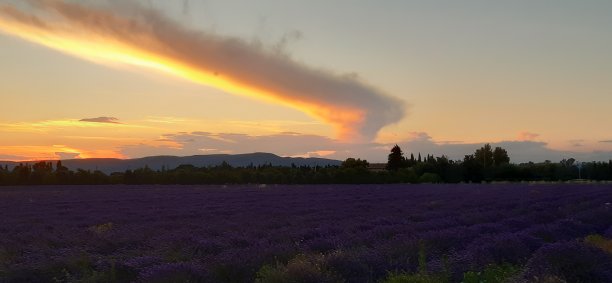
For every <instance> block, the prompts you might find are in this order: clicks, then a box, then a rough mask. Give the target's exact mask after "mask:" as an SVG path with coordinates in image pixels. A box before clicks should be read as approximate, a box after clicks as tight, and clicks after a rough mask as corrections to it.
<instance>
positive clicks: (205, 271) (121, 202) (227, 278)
mask: <svg viewBox="0 0 612 283" xmlns="http://www.w3.org/2000/svg"><path fill="white" fill-rule="evenodd" d="M611 202H612V185H586V184H554V185H553V184H499V185H496V184H490V185H467V184H464V185H317V186H280V185H279V186H274V185H267V186H265V185H250V186H66V187H3V188H0V282H133V281H136V282H254V281H256V282H462V281H463V282H612V241H610V240H609V239H610V238H612V205H611V204H610V203H611Z"/></svg>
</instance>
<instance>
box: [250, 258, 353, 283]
mask: <svg viewBox="0 0 612 283" xmlns="http://www.w3.org/2000/svg"><path fill="white" fill-rule="evenodd" d="M255 282H257V283H284V282H295V283H311V282H312V283H318V282H321V283H324V282H329V283H332V282H344V280H343V279H342V278H341V277H340V276H338V275H337V274H335V273H334V272H333V271H331V270H329V269H328V268H326V267H325V265H324V261H323V256H310V257H308V256H305V255H298V256H296V257H294V258H293V259H291V260H290V261H289V262H288V263H287V264H278V263H277V264H276V265H264V266H263V267H262V268H261V269H260V270H259V271H258V272H257V278H256V279H255Z"/></svg>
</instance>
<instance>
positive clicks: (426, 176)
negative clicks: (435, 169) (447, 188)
mask: <svg viewBox="0 0 612 283" xmlns="http://www.w3.org/2000/svg"><path fill="white" fill-rule="evenodd" d="M440 182H442V179H441V178H440V176H439V175H438V174H435V173H429V172H427V173H423V175H421V177H419V183H440Z"/></svg>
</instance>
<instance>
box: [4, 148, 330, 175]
mask: <svg viewBox="0 0 612 283" xmlns="http://www.w3.org/2000/svg"><path fill="white" fill-rule="evenodd" d="M224 161H225V162H227V163H228V164H229V165H231V166H233V167H246V166H249V165H253V166H258V165H266V164H271V165H273V166H291V165H295V166H327V165H340V164H341V163H342V162H341V161H339V160H333V159H326V158H302V157H281V156H278V155H275V154H272V153H265V152H255V153H247V154H211V155H193V156H149V157H143V158H135V159H116V158H85V159H67V160H62V164H63V165H64V166H66V167H68V169H70V170H76V169H84V170H92V171H93V170H100V171H102V172H104V173H106V174H109V173H113V172H123V171H125V170H128V169H137V168H143V167H145V166H148V167H149V168H151V169H153V170H161V169H162V168H165V169H174V168H176V167H178V166H179V165H184V164H188V165H193V166H196V167H207V166H216V165H221V164H222V163H223V162H224ZM36 162H38V161H25V162H12V161H0V166H5V165H7V166H8V167H9V169H12V168H13V167H15V166H17V165H19V164H34V163H36ZM52 162H55V161H52Z"/></svg>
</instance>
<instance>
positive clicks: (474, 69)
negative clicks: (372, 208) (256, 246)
mask: <svg viewBox="0 0 612 283" xmlns="http://www.w3.org/2000/svg"><path fill="white" fill-rule="evenodd" d="M610 50H612V1H606V0H585V1H565V0H547V1H546V0H542V1H533V0H518V1H490V0H481V1H455V0H447V1H437V0H435V1H408V0H407V1H400V0H397V1H395V0H389V1H374V0H371V1H365V0H336V1H329V0H312V1H286V0H258V1H249V0H242V1H238V0H230V1H228V0H219V1H211V0H191V1H162V0H157V1H155V0H150V1H146V0H142V1H135V0H134V1H121V0H96V1H93V0H87V1H69V0H64V1H60V0H31V1H20V0H0V160H15V161H20V160H33V159H59V158H62V159H67V158H90V157H115V158H135V157H143V156H150V155H179V156H185V155H195V154H214V153H247V152H256V151H263V152H272V153H276V154H278V155H282V156H313V157H314V156H317V157H328V158H334V159H344V158H347V157H361V158H366V159H368V160H370V161H373V162H381V161H385V160H386V155H387V154H388V151H389V149H390V148H391V146H392V145H394V144H396V143H397V144H399V145H400V146H401V147H402V149H403V150H404V151H405V152H408V153H410V152H415V153H417V152H421V153H422V154H434V155H441V154H446V155H448V156H449V157H451V158H453V159H459V158H462V156H463V155H465V154H469V153H472V152H473V151H474V150H475V149H476V148H477V147H479V146H480V145H481V144H483V143H487V142H489V143H493V144H495V145H499V146H503V147H504V148H506V149H508V152H509V153H510V157H511V159H512V161H513V162H523V161H528V160H533V161H543V160H545V159H549V160H553V161H558V160H560V159H562V158H568V157H575V158H577V159H579V160H582V161H587V160H609V159H612V123H611V122H612V111H611V110H610V107H611V106H612V52H610Z"/></svg>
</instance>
